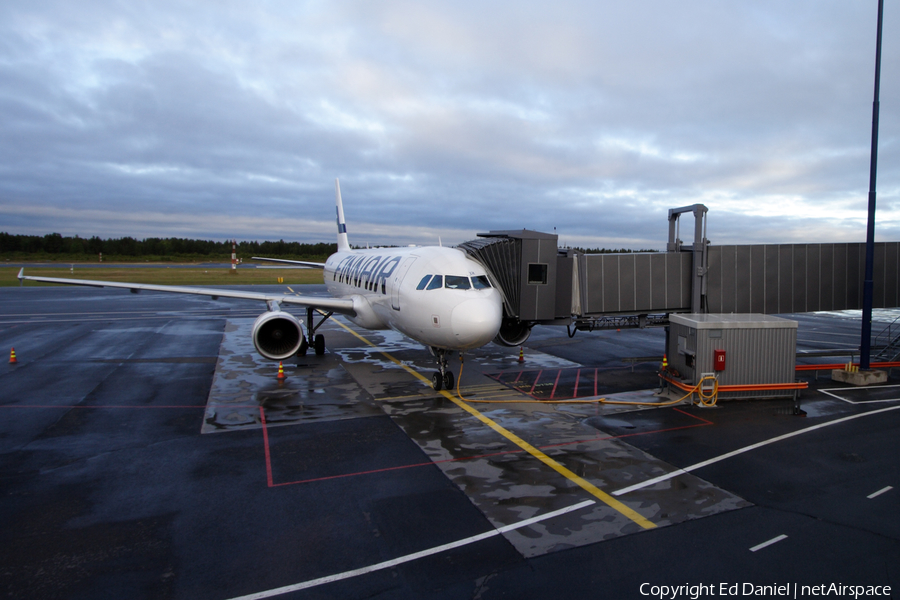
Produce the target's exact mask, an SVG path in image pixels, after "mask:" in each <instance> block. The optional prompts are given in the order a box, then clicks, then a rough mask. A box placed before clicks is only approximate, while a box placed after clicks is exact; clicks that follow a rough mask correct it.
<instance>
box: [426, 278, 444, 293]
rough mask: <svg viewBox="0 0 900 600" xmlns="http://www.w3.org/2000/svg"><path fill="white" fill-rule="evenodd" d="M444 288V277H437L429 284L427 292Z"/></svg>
mask: <svg viewBox="0 0 900 600" xmlns="http://www.w3.org/2000/svg"><path fill="white" fill-rule="evenodd" d="M443 286H444V277H443V276H442V275H435V276H434V279H432V280H431V283H429V284H428V287H427V288H425V289H426V290H436V289H438V288H441V287H443Z"/></svg>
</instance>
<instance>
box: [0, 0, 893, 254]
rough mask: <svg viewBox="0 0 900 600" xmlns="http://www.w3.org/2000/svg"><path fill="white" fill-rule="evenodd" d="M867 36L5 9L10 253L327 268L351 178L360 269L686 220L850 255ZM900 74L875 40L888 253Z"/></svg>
mask: <svg viewBox="0 0 900 600" xmlns="http://www.w3.org/2000/svg"><path fill="white" fill-rule="evenodd" d="M885 19H886V21H885V23H886V25H885V27H886V30H887V29H889V28H890V25H889V24H890V23H891V22H893V21H892V19H893V17H892V16H891V15H890V11H888V14H887V15H886V17H885ZM874 30H875V14H874V8H873V7H870V6H868V5H864V4H860V3H844V2H838V1H836V0H835V1H818V0H815V1H814V0H804V1H799V2H793V3H790V4H784V3H783V2H776V1H774V0H769V1H765V0H764V1H752V2H751V1H749V0H747V1H737V2H731V3H727V4H722V3H717V2H714V1H712V0H693V1H686V2H680V3H674V4H673V3H670V2H663V1H662V0H641V1H639V2H636V3H619V2H579V1H570V2H561V3H555V4H554V5H553V6H552V7H551V6H550V5H547V4H546V3H537V2H515V3H512V2H496V3H488V4H485V3H476V2H465V1H460V2H434V3H422V2H413V1H411V0H410V1H393V2H383V3H371V2H363V1H358V2H351V1H338V2H307V3H288V2H273V3H267V4H266V5H264V6H262V5H260V6H257V5H247V4H246V3H239V2H217V3H194V4H191V5H189V6H186V5H184V4H183V3H177V2H166V1H161V2H154V3H151V4H145V5H133V4H127V3H126V4H122V3H117V2H112V1H109V2H104V1H96V0H89V1H86V2H80V3H77V4H72V3H67V2H62V1H44V2H40V1H37V2H30V3H25V4H23V3H6V4H3V5H0V79H2V81H3V82H4V85H3V86H2V89H0V111H2V114H3V115H4V118H3V119H2V120H0V206H2V210H0V230H9V231H10V232H12V233H48V232H51V231H60V232H66V233H69V232H71V233H78V234H79V235H87V236H89V235H95V234H97V235H110V236H119V235H147V236H151V235H152V236H170V235H177V236H182V237H199V238H205V237H216V238H220V239H221V238H228V237H233V236H238V237H241V236H246V237H254V238H256V239H271V238H277V237H285V239H299V240H301V241H330V240H331V238H332V233H331V227H330V225H328V226H325V224H327V223H330V220H331V215H332V213H333V208H332V202H333V201H332V198H333V191H332V185H333V184H332V180H333V178H334V177H340V178H341V182H342V187H343V189H344V197H345V200H346V201H347V204H348V218H349V219H350V221H351V223H353V222H354V217H355V221H356V222H357V223H359V224H361V225H363V228H362V229H361V230H360V231H363V232H366V231H367V232H369V233H370V235H371V237H372V238H373V240H371V243H390V238H391V237H392V236H395V237H396V238H397V239H396V241H395V243H399V244H402V243H423V242H424V241H425V240H424V238H431V239H432V240H434V239H436V238H437V237H439V236H440V237H441V238H442V239H443V240H444V241H445V242H447V243H451V241H454V242H458V241H463V239H467V238H468V237H471V234H474V232H480V231H486V230H489V229H517V228H522V227H527V228H530V229H537V230H543V231H552V228H553V227H556V228H557V231H558V232H559V234H560V236H561V238H563V239H568V240H580V241H578V242H571V243H573V244H574V245H583V246H607V247H608V246H612V245H615V246H632V247H635V248H640V247H655V248H662V247H663V245H664V244H665V241H666V235H667V221H666V216H667V210H668V209H669V208H673V207H678V206H685V205H690V204H694V203H704V204H706V205H707V206H708V207H709V208H710V213H709V214H710V221H709V222H710V237H711V238H712V239H714V240H716V241H718V242H720V243H751V242H757V243H763V242H767V243H771V242H800V241H803V242H815V241H823V240H828V241H832V240H838V239H840V240H853V241H861V240H862V239H864V236H865V219H866V197H867V194H866V192H867V190H868V172H869V169H868V159H869V145H870V126H871V107H872V84H873V80H872V75H873V71H874ZM898 67H900V42H897V41H895V40H894V39H893V38H892V36H886V38H885V44H884V54H883V58H882V91H881V97H882V103H881V128H880V154H879V172H878V190H879V193H878V201H879V204H878V207H879V208H878V217H879V222H878V228H877V235H878V238H879V239H893V240H897V239H900V218H898V213H900V194H898V189H900V167H898V164H900V161H898V158H900V149H898V148H900V144H898V137H900V119H898V106H897V103H896V102H895V101H893V98H900V84H898ZM351 215H352V216H351ZM304 223H309V224H315V226H310V227H307V226H305V225H304ZM75 224H77V226H78V227H79V229H78V230H77V231H73V230H72V227H73V226H74V225H75ZM235 224H242V225H240V226H236V225H235ZM288 224H289V225H290V227H287V225H288ZM320 225H322V226H321V227H320ZM392 227H396V229H392ZM138 232H145V233H138ZM392 232H393V233H392ZM441 232H443V233H441ZM470 232H471V234H470ZM362 243H364V241H362Z"/></svg>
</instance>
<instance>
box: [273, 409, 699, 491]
mask: <svg viewBox="0 0 900 600" xmlns="http://www.w3.org/2000/svg"><path fill="white" fill-rule="evenodd" d="M679 412H681V411H679ZM685 414H688V415H689V416H692V417H695V415H690V414H689V413H685ZM695 418H698V419H700V417H695ZM700 420H701V421H705V422H704V423H697V424H696V425H682V426H681V427H669V428H668V429H654V430H653V431H640V432H637V433H624V434H622V435H607V436H602V437H594V438H589V439H584V440H575V441H573V442H561V443H559V444H547V445H545V446H540V449H541V450H546V449H549V448H563V447H565V446H577V445H579V444H590V443H591V442H603V441H606V440H618V439H621V438H626V437H634V436H638V435H650V434H654V433H667V432H669V431H680V430H682V429H691V428H694V427H705V426H706V425H714V423H712V422H710V421H706V419H700ZM262 425H263V428H266V427H267V425H266V423H265V421H263V423H262ZM263 443H264V444H265V445H266V470H267V472H268V471H271V469H272V466H271V458H270V451H271V450H270V447H269V438H268V433H267V432H264V433H263ZM523 452H525V450H523V449H522V448H515V449H513V450H503V451H501V452H490V453H488V454H473V455H471V456H459V457H457V458H445V459H440V460H429V461H428V462H421V463H412V464H408V465H396V466H393V467H382V468H380V469H369V470H367V471H355V472H353V473H338V474H337V475H323V476H322V477H312V478H310V479H300V480H297V481H283V482H279V483H274V482H273V481H271V480H270V484H269V487H282V486H287V485H302V484H306V483H315V482H317V481H328V480H330V479H343V478H345V477H357V476H360V475H374V474H376V473H387V472H389V471H400V470H402V469H415V468H419V467H433V466H436V465H440V464H443V463H453V462H463V461H467V460H478V459H481V458H491V457H494V456H505V455H507V454H521V453H523Z"/></svg>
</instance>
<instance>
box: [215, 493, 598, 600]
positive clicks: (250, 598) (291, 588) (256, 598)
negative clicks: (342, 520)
mask: <svg viewBox="0 0 900 600" xmlns="http://www.w3.org/2000/svg"><path fill="white" fill-rule="evenodd" d="M592 504H596V501H594V500H585V501H584V502H579V503H578V504H575V505H573V506H570V507H568V508H562V509H560V510H555V511H553V512H549V513H547V514H545V515H540V516H537V517H532V518H530V519H525V520H524V521H519V522H518V523H513V524H512V525H504V526H503V527H500V528H498V529H494V530H491V531H485V532H484V533H479V534H478V535H473V536H472V537H468V538H465V539H462V540H458V541H456V542H450V543H449V544H444V545H443V546H435V547H434V548H429V549H428V550H422V551H420V552H414V553H413V554H407V555H406V556H401V557H399V558H395V559H393V560H388V561H385V562H380V563H378V564H375V565H370V566H368V567H362V568H361V569H354V570H352V571H345V572H343V573H338V574H337V575H328V576H327V577H320V578H319V579H312V580H310V581H304V582H303V583H296V584H294V585H287V586H284V587H280V588H275V589H272V590H267V591H265V592H257V593H255V594H248V595H246V596H239V597H236V598H232V599H231V600H260V599H261V598H272V597H273V596H280V595H282V594H288V593H290V592H296V591H298V590H306V589H309V588H312V587H316V586H320V585H324V584H326V583H331V582H333V581H341V580H342V579H350V578H351V577H356V576H358V575H365V574H366V573H372V572H374V571H380V570H382V569H389V568H390V567H395V566H397V565H401V564H403V563H407V562H410V561H413V560H417V559H420V558H424V557H426V556H431V555H432V554H438V553H440V552H444V551H445V550H452V549H453V548H459V547H460V546H466V545H468V544H474V543H475V542H480V541H481V540H486V539H488V538H492V537H494V536H497V535H500V534H501V533H506V532H507V531H513V530H514V529H519V528H521V527H528V526H529V525H534V524H535V523H539V522H540V521H546V520H547V519H552V518H554V517H558V516H560V515H564V514H566V513H570V512H574V511H576V510H581V509H582V508H587V507H588V506H591V505H592Z"/></svg>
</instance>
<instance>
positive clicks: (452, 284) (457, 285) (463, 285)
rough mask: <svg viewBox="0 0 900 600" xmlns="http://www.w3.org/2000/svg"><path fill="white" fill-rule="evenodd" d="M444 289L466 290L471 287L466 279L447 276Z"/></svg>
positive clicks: (457, 276)
mask: <svg viewBox="0 0 900 600" xmlns="http://www.w3.org/2000/svg"><path fill="white" fill-rule="evenodd" d="M444 287H445V288H449V289H451V290H467V289H469V288H470V287H472V285H471V284H470V283H469V278H468V277H460V276H459V275H447V278H446V281H445V282H444Z"/></svg>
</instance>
